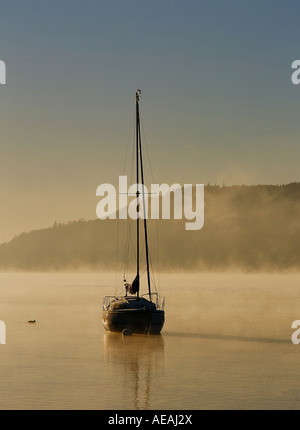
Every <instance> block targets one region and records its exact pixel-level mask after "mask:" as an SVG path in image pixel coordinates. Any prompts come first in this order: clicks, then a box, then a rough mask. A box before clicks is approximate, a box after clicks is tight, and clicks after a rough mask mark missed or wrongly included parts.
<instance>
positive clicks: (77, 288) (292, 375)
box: [0, 273, 300, 410]
mask: <svg viewBox="0 0 300 430" xmlns="http://www.w3.org/2000/svg"><path fill="white" fill-rule="evenodd" d="M299 281H300V275H297V274H292V275H290V274H289V275H274V274H272V275H268V274H266V275H256V274H255V275H244V274H208V275H204V274H200V275H199V274H191V275H185V274H176V275H175V274H171V275H168V274H163V275H161V276H160V293H161V294H162V295H164V296H165V297H166V306H165V311H166V323H165V326H164V329H163V331H162V335H161V336H131V337H124V338H122V336H121V335H120V334H108V333H105V331H104V329H103V327H102V323H101V305H102V298H103V296H105V295H107V294H113V293H114V285H115V275H110V274H101V273H93V274H90V273H76V274H69V273H63V274H55V273H53V274H28V273H27V274H22V273H3V274H0V283H1V284H0V285H1V287H0V319H1V320H3V321H4V322H5V323H6V336H7V338H6V344H5V345H4V344H3V345H0V367H1V368H0V371H1V378H0V409H102V410H103V409H104V410H108V409H109V410H110V409H112V410H120V409H151V410H161V409H172V410H176V409H197V410H198V409H299V408H300V385H299V383H300V366H299V363H300V345H294V344H293V343H292V342H291V334H292V332H293V331H294V330H293V329H291V324H292V322H293V321H294V320H298V319H300V304H299V303H300V301H299V297H300V282H299ZM30 319H35V320H37V323H36V324H28V323H27V321H28V320H30Z"/></svg>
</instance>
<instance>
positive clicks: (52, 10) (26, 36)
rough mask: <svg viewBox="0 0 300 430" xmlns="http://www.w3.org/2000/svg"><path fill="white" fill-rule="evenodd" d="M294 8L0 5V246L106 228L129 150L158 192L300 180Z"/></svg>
mask: <svg viewBox="0 0 300 430" xmlns="http://www.w3.org/2000/svg"><path fill="white" fill-rule="evenodd" d="M299 17H300V3H299V1H297V0H281V1H278V0H268V1H266V0H244V1H241V0H235V1H232V0H206V1H204V0H138V1H137V0H59V1H58V0H35V1H33V0H26V1H24V0H2V1H1V7H0V60H3V61H5V63H6V67H7V84H6V85H1V86H0V112H1V117H0V124H1V128H0V137H1V140H0V148H1V153H0V154H1V158H0V160H1V169H0V198H1V203H2V205H1V224H0V225H1V227H0V242H1V241H5V240H9V239H10V238H12V237H13V236H14V235H15V234H18V233H20V232H22V231H29V230H31V229H37V228H42V227H48V226H50V225H52V224H53V222H54V221H55V220H56V221H58V222H65V221H68V220H75V219H78V218H80V217H83V218H86V219H94V218H96V212H95V209H96V204H97V201H98V199H97V198H96V188H97V186H98V185H99V184H101V183H104V182H108V183H116V182H117V179H118V176H119V175H120V174H121V173H122V167H123V163H124V157H125V152H126V147H127V144H128V142H129V141H130V139H132V140H133V134H132V124H133V119H134V97H135V90H136V89H137V88H141V89H142V99H141V110H142V119H143V129H144V133H145V137H146V141H147V146H148V149H149V152H150V156H151V162H152V169H153V173H154V177H155V179H156V181H157V182H159V183H162V182H167V183H169V184H172V183H173V182H177V183H180V184H184V183H204V184H207V183H208V182H209V183H211V184H215V183H216V184H223V183H225V184H226V185H230V184H233V183H234V184H259V183H265V184H281V183H289V182H294V181H299V180H300V177H299V176H300V175H299V161H300V149H299V148H300V144H299V134H300V124H299V109H300V85H299V86H296V85H293V84H292V82H291V74H292V69H291V63H292V61H293V60H295V59H300V49H299V40H300V27H299Z"/></svg>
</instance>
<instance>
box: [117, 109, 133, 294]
mask: <svg viewBox="0 0 300 430" xmlns="http://www.w3.org/2000/svg"><path fill="white" fill-rule="evenodd" d="M133 129H134V111H133V112H132V120H131V126H130V130H129V137H128V141H127V145H126V151H125V158H124V163H123V169H122V176H123V175H124V171H125V166H126V163H127V158H128V150H129V144H130V141H131V135H132V131H133ZM119 209H120V208H119ZM119 231H120V218H119V217H118V221H117V232H116V262H115V292H116V289H117V285H118V261H119Z"/></svg>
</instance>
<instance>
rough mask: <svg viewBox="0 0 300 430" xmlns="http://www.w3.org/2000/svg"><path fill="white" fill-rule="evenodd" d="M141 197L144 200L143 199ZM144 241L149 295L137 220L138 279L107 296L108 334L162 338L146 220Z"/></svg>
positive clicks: (139, 170) (140, 174) (139, 162)
mask: <svg viewBox="0 0 300 430" xmlns="http://www.w3.org/2000/svg"><path fill="white" fill-rule="evenodd" d="M140 95H141V90H137V91H136V95H135V107H136V183H137V190H136V201H137V208H139V204H140V200H141V203H142V204H143V208H144V213H145V193H144V170H143V158H142V143H141V132H140V109H139V101H140ZM140 179H141V183H142V187H141V188H142V192H140V191H139V186H138V184H139V180H140ZM140 195H141V196H140ZM143 227H144V238H145V257H146V267H147V268H146V271H147V285H148V292H147V293H145V294H143V295H140V277H141V274H140V219H139V216H137V220H136V260H137V261H136V276H135V278H134V280H133V281H132V283H128V282H127V281H126V279H124V289H125V293H124V295H122V296H116V295H115V296H106V297H105V298H104V300H103V311H102V323H103V326H104V328H105V330H107V331H111V332H122V333H123V334H124V333H128V334H129V333H130V334H160V332H161V330H162V328H163V325H164V322H165V312H164V302H165V300H164V298H161V297H160V296H159V294H158V293H157V292H154V291H152V288H151V277H150V265H149V249H148V232H147V219H146V216H144V219H143Z"/></svg>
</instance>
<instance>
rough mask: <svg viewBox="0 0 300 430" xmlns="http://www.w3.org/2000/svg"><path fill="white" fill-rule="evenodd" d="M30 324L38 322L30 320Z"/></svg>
mask: <svg viewBox="0 0 300 430" xmlns="http://www.w3.org/2000/svg"><path fill="white" fill-rule="evenodd" d="M28 322H29V323H31V324H35V323H36V320H29V321H28Z"/></svg>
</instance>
